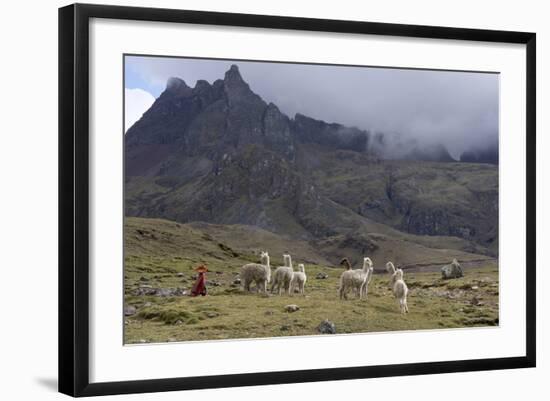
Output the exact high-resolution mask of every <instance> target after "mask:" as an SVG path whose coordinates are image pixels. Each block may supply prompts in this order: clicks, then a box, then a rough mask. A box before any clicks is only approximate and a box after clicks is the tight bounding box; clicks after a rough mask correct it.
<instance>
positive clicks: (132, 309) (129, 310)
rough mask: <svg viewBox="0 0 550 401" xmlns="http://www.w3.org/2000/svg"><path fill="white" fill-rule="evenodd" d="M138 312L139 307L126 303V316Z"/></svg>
mask: <svg viewBox="0 0 550 401" xmlns="http://www.w3.org/2000/svg"><path fill="white" fill-rule="evenodd" d="M136 312H137V309H136V307H135V306H132V305H126V306H125V307H124V316H133V315H135V314H136Z"/></svg>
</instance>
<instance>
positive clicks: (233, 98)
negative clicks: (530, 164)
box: [125, 66, 498, 253]
mask: <svg viewBox="0 0 550 401" xmlns="http://www.w3.org/2000/svg"><path fill="white" fill-rule="evenodd" d="M372 142H373V138H372V137H371V134H370V133H369V132H367V131H362V130H359V129H357V128H349V127H345V126H342V125H340V124H334V123H332V124H331V123H326V122H324V121H320V120H315V119H312V118H309V117H307V116H303V115H300V114H297V115H296V116H295V117H294V118H289V117H288V116H286V115H285V114H284V113H282V112H281V111H280V110H279V109H278V107H277V106H276V105H274V104H271V103H270V104H267V103H266V102H265V101H263V100H262V99H261V98H260V97H259V96H258V95H257V94H255V93H254V92H253V91H252V90H251V88H250V87H249V85H248V84H247V83H246V82H245V81H244V80H243V78H242V77H241V74H240V72H239V70H238V68H237V67H236V66H232V67H231V68H230V69H229V70H228V71H227V72H226V74H225V77H224V79H223V80H221V79H220V80H217V81H215V82H214V83H213V84H209V83H208V82H206V81H198V82H197V84H196V85H195V87H194V88H190V87H189V86H188V85H187V84H186V83H185V82H184V81H183V80H181V79H179V78H171V79H170V80H169V81H168V83H167V86H166V89H165V91H164V92H163V93H162V94H161V95H160V96H159V98H158V99H157V100H156V101H155V103H154V104H153V105H152V106H151V108H150V109H149V110H148V111H147V112H146V113H145V114H144V115H143V117H142V118H141V119H140V120H139V121H138V122H136V123H135V124H134V126H132V127H131V128H130V129H129V130H128V132H127V133H126V137H125V163H126V164H125V174H126V194H125V195H126V204H125V205H126V215H128V216H140V217H161V218H166V219H169V220H175V221H180V222H190V221H205V222H211V223H220V224H247V225H253V226H257V227H260V228H263V229H266V230H269V231H271V232H275V233H278V234H282V235H285V236H289V237H294V238H300V239H305V240H308V241H324V240H326V239H328V238H340V237H339V236H343V237H342V238H343V239H342V241H344V242H345V244H344V245H345V246H346V247H347V246H351V245H353V244H356V243H357V242H358V240H356V239H353V241H352V239H350V233H352V232H357V233H358V236H357V238H362V240H361V241H359V242H361V243H362V244H363V245H361V246H364V244H365V243H368V244H369V246H378V245H376V241H374V240H372V238H367V237H365V235H367V236H368V235H370V234H373V233H382V234H384V235H387V236H396V235H400V234H399V233H400V232H401V233H409V234H415V235H416V234H417V235H429V236H434V235H445V236H455V237H460V238H462V239H465V240H466V241H468V243H471V246H472V249H474V248H475V250H476V252H478V251H479V252H484V253H491V252H492V253H494V252H495V249H496V245H495V244H497V243H498V242H497V241H498V240H497V238H496V233H498V171H497V169H496V168H493V167H491V166H483V165H482V166H479V165H470V164H467V163H453V162H452V161H453V160H452V158H450V156H449V155H448V152H447V151H446V150H445V149H444V148H443V147H440V146H435V147H434V148H433V149H423V150H422V151H419V150H417V149H411V152H409V153H408V155H409V156H408V157H406V158H403V160H392V161H387V160H382V159H381V154H380V153H379V152H378V151H377V148H376V147H375V146H372V145H373V143H372ZM378 142H380V138H378ZM419 160H424V161H419ZM429 161H437V162H429ZM359 234H360V235H359ZM373 241H374V242H373ZM350 244H351V245H350ZM356 245H357V244H356ZM357 246H359V245H357Z"/></svg>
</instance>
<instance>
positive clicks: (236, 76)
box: [224, 64, 244, 82]
mask: <svg viewBox="0 0 550 401" xmlns="http://www.w3.org/2000/svg"><path fill="white" fill-rule="evenodd" d="M224 81H225V82H244V81H243V78H242V77H241V73H240V72H239V67H238V66H237V65H236V64H232V65H231V67H230V68H229V70H227V71H226V72H225V79H224Z"/></svg>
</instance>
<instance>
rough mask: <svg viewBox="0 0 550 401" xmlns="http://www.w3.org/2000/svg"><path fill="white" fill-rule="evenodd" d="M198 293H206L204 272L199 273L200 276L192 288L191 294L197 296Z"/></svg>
mask: <svg viewBox="0 0 550 401" xmlns="http://www.w3.org/2000/svg"><path fill="white" fill-rule="evenodd" d="M197 295H206V274H205V273H202V272H201V273H199V277H197V281H196V282H195V284H194V285H193V288H192V289H191V296H192V297H196V296H197Z"/></svg>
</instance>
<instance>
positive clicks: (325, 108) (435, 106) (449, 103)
mask: <svg viewBox="0 0 550 401" xmlns="http://www.w3.org/2000/svg"><path fill="white" fill-rule="evenodd" d="M231 64H237V65H238V66H239V70H240V71H241V75H242V77H243V79H244V80H245V81H246V82H248V84H249V85H250V87H251V89H252V90H253V91H254V92H256V93H257V94H259V95H260V96H261V97H262V98H263V99H264V100H265V101H266V102H273V103H275V104H276V105H277V106H278V107H279V108H280V109H281V111H283V112H284V113H286V114H287V115H288V116H289V117H293V116H294V115H295V114H296V113H302V114H305V115H307V116H310V117H313V118H317V119H322V120H325V121H327V122H337V123H340V124H344V125H348V126H356V127H358V128H361V129H367V130H371V131H384V132H388V133H395V134H399V135H401V136H402V137H403V138H404V139H408V138H414V139H417V140H419V141H420V142H421V143H424V142H426V143H442V144H443V145H445V146H447V148H448V149H449V151H450V152H451V154H452V155H453V156H455V157H458V156H459V155H460V153H461V152H462V151H464V150H468V149H469V148H471V147H472V146H478V145H481V146H483V145H485V144H487V143H489V142H492V141H494V140H495V138H496V137H497V136H498V121H499V117H498V113H499V76H498V74H492V73H472V72H456V71H433V70H412V69H394V68H372V67H344V66H325V65H308V64H282V63H265V62H245V61H227V60H202V59H185V58H166V57H136V56H126V59H125V82H124V84H125V99H126V104H125V115H126V122H125V124H126V129H128V128H129V127H130V126H131V125H132V124H133V123H134V122H135V121H137V120H138V119H139V118H140V117H141V115H142V114H143V113H144V112H145V111H146V110H147V109H148V108H149V107H150V106H151V104H152V103H153V101H154V99H155V98H157V97H158V96H159V95H160V94H161V93H162V91H163V90H164V88H165V86H166V81H167V80H168V78H170V77H179V78H181V79H183V80H184V81H185V82H186V83H187V85H189V86H191V87H193V86H194V85H195V83H196V81H197V80H199V79H204V80H207V81H208V82H210V83H212V82H214V81H215V80H216V79H219V78H223V76H224V73H225V71H227V70H228V69H229V67H230V65H231Z"/></svg>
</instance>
